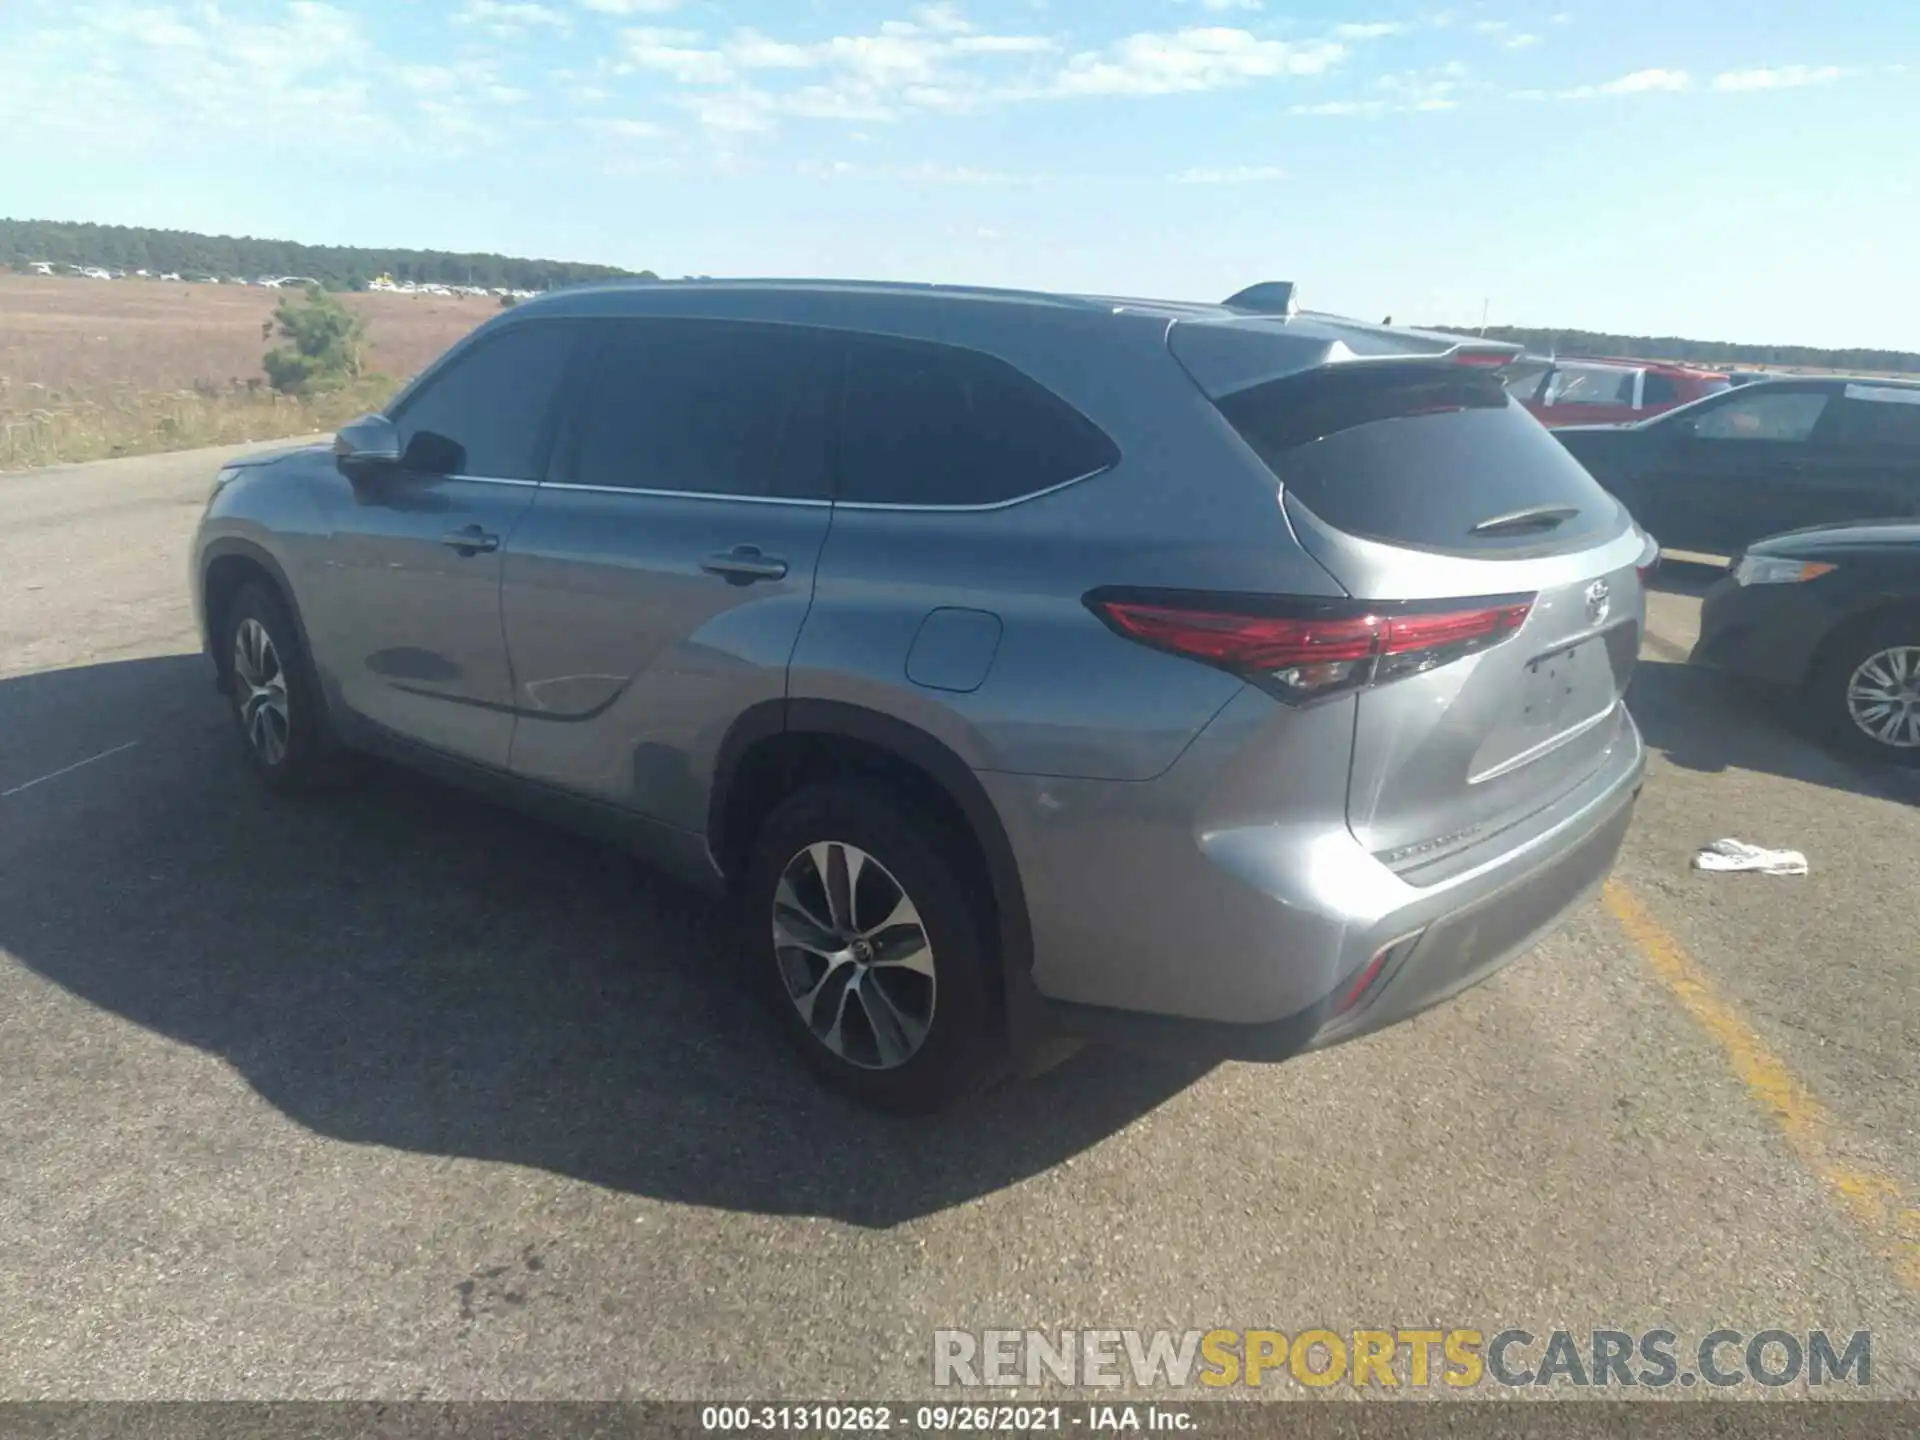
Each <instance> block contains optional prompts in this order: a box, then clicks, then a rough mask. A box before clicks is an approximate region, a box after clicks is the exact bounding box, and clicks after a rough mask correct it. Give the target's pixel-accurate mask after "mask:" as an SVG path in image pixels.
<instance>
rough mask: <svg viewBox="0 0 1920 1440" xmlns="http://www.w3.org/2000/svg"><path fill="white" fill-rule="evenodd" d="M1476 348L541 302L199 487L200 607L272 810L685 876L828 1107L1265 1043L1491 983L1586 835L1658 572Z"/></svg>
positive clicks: (869, 300)
mask: <svg viewBox="0 0 1920 1440" xmlns="http://www.w3.org/2000/svg"><path fill="white" fill-rule="evenodd" d="M1250 293H1251V292H1250ZM1514 353H1515V352H1514V351H1513V350H1512V349H1510V348H1508V347H1502V346H1497V345H1488V344H1482V343H1480V342H1475V341H1461V340H1459V339H1457V338H1454V337H1447V336H1440V335H1434V334H1429V333H1423V332H1417V331H1407V330H1393V329H1389V328H1385V327H1380V326H1371V325H1364V324H1360V323H1356V322H1351V321H1345V320H1339V319H1334V318H1330V317H1325V316H1318V315H1308V314H1300V313H1295V312H1294V311H1293V309H1292V307H1291V306H1290V305H1289V306H1283V307H1278V309H1277V313H1268V312H1267V311H1266V309H1265V307H1262V306H1258V305H1246V304H1240V305H1234V304H1229V305H1189V304H1174V303H1162V302H1153V301H1136V300H1118V299H1105V298H1088V297H1075V296H1059V295H1040V294H1021V293H1009V292H996V291H983V290H966V289H955V288H934V287H920V286H905V285H857V284H842V283H832V282H788V281H768V282H727V283H666V284H634V285H630V286H612V287H606V288H595V289H581V290H572V291H567V292H563V293H559V294H555V295H552V296H549V297H547V298H545V299H542V300H539V301H536V302H532V303H529V304H525V305H522V306H520V307H518V308H517V309H514V310H512V311H510V312H507V313H505V314H503V315H501V316H500V317H499V318H497V319H495V320H493V321H491V322H490V323H488V324H486V325H483V326H482V327H480V329H479V330H478V331H476V332H475V333H474V334H473V335H472V336H470V337H469V338H467V339H466V340H464V341H462V342H461V343H460V344H459V345H457V346H456V347H455V348H454V349H453V350H452V351H451V352H450V353H448V354H447V355H446V356H445V357H444V358H442V359H441V360H440V361H438V362H437V363H436V364H435V365H433V366H432V367H431V368H430V369H428V370H427V371H426V372H425V373H424V374H422V375H421V376H420V377H419V378H418V379H416V380H415V381H414V382H413V383H412V384H411V385H409V386H408V387H407V388H406V390H405V391H404V392H403V393H402V394H401V395H400V396H399V398H398V399H397V400H395V401H394V403H393V405H392V406H391V407H390V408H389V409H388V410H387V412H386V413H385V414H384V415H380V416H370V417H368V418H367V419H365V420H363V421H359V422H356V423H355V424H354V425H352V426H349V427H348V428H347V429H346V430H344V431H342V432H341V434H340V436H339V438H338V439H337V440H336V442H335V443H334V445H333V446H332V447H331V449H328V448H312V449H303V450H297V451H293V452H290V453H283V454H279V455H275V456H271V457H267V458H263V459H257V460H249V461H245V462H240V463H236V464H235V465H233V466H231V467H229V468H228V469H226V470H224V471H222V472H221V475H220V477H219V481H218V483H217V485H216V488H215V492H214V495H213V498H212V501H211V503H210V504H209V506H208V509H207V513H206V518H205V521H204V523H203V524H202V526H201V530H200V535H199V539H198V543H197V545H196V547H195V555H194V560H193V580H194V585H195V590H196V596H197V599H198V601H199V610H200V615H201V617H202V620H203V623H204V629H205V634H206V639H207V644H208V649H209V651H210V653H211V655H212V657H213V660H214V663H215V665H216V667H217V670H218V676H219V683H220V685H221V687H222V689H223V691H224V692H225V693H226V694H227V695H228V696H229V697H230V699H231V701H232V705H233V709H234V714H235V716H236V718H237V721H238V728H239V732H240V734H241V736H242V738H243V739H244V741H245V750H246V754H247V755H248V756H249V757H250V759H251V761H252V763H253V765H254V766H255V767H256V768H257V769H258V771H259V772H260V774H261V776H262V777H263V778H264V779H265V780H266V781H267V783H268V784H270V785H271V786H273V787H274V788H275V789H278V790H294V789H299V788H304V787H307V786H310V785H313V784H315V783H318V782H321V781H324V780H328V779H331V778H333V777H335V776H337V775H339V774H340V773H341V772H342V767H343V762H345V761H346V760H348V759H349V758H350V757H351V756H352V754H353V753H354V752H362V751H367V752H377V753H381V754H385V755H387V756H390V757H396V758H399V759H401V760H404V761H406V762H408V763H412V764H417V765H421V766H424V767H428V768H431V769H433V770H435V771H437V772H440V773H442V774H445V775H448V776H450V777H454V778H459V779H465V780H470V781H476V782H478V783H481V784H483V785H486V786H488V787H491V788H492V789H494V790H496V791H498V792H499V793H501V794H502V795H503V796H508V797H511V798H513V799H516V800H518V801H520V802H522V803H524V804H527V805H530V806H533V807H536V808H539V809H541V810H543V811H545V812H548V813H551V814H553V815H556V816H559V817H561V818H562V819H564V820H565V821H567V822H569V823H573V824H578V825H582V826H587V827H591V828H593V829H595V830H598V831H601V832H605V833H609V834H612V835H615V836H617V837H619V838H620V839H621V840H623V841H625V842H626V843H629V844H631V845H633V846H635V847H637V848H638V849H640V850H641V851H643V852H644V853H645V854H647V855H648V856H651V857H652V858H654V859H655V860H656V861H658V862H660V863H662V864H665V865H667V866H669V867H671V868H673V869H675V870H677V871H679V872H680V873H681V874H683V875H685V876H687V877H689V878H691V879H693V880H694V881H696V882H699V883H703V884H706V885H710V886H713V887H716V888H721V887H724V888H726V889H727V890H729V891H730V892H731V893H732V894H733V895H734V897H735V901H736V905H737V910H738V913H739V914H740V916H741V917H742V923H743V930H742V937H743V938H742V939H741V941H740V946H741V951H742V956H743V958H744V970H743V976H744V977H745V980H746V981H747V982H749V983H751V984H755V985H761V986H763V987H764V989H765V991H766V992H767V994H768V996H769V998H770V999H771V1000H772V1002H773V1003H774V1005H775V1008H776V1009H777V1010H778V1011H779V1013H780V1014H781V1015H782V1016H783V1017H784V1019H785V1022H786V1023H787V1024H788V1025H789V1026H790V1028H791V1030H792V1032H793V1034H794V1037H795V1039H796V1040H797V1042H798V1044H799V1045H800V1047H801V1049H802V1050H803V1052H804V1053H805V1054H806V1055H807V1056H808V1058H809V1059H810V1060H811V1061H812V1062H813V1064H814V1065H815V1066H816V1067H817V1068H818V1069H819V1070H821V1071H822V1072H823V1073H824V1074H826V1075H827V1076H828V1077H829V1078H831V1079H833V1080H835V1081H837V1082H838V1083H840V1084H841V1085H843V1086H845V1087H847V1088H849V1089H851V1090H852V1091H853V1092H854V1093H856V1094H857V1095H858V1096H860V1097H861V1098H863V1099H865V1100H868V1101H870V1102H872V1103H875V1104H879V1105H883V1106H888V1107H891V1108H896V1109H903V1110H925V1109H929V1108H933V1107H936V1106H938V1105H940V1104H943V1103H945V1102H946V1101H948V1100H950V1099H952V1098H954V1097H956V1096H958V1095H960V1094H962V1093H964V1092H966V1091H968V1090H970V1089H972V1088H973V1087H975V1086H976V1085H978V1084H979V1083H981V1082H982V1081H983V1080H984V1079H986V1078H988V1077H990V1076H991V1075H993V1074H994V1073H996V1071H998V1070H999V1069H1001V1068H1002V1067H1004V1066H1005V1065H1006V1064H1007V1063H1008V1062H1009V1061H1010V1060H1017V1059H1018V1058H1019V1057H1021V1056H1022V1055H1024V1054H1026V1053H1028V1052H1030V1051H1033V1050H1034V1049H1036V1048H1040V1047H1043V1046H1044V1045H1045V1043H1046V1042H1047V1039H1048V1037H1050V1036H1055V1035H1060V1034H1065V1035H1069V1036H1077V1037H1083V1038H1090V1039H1095V1040H1102V1041H1110V1042H1114V1043H1121V1044H1133V1045H1142V1046H1151V1047H1158V1048H1177V1049H1182V1050H1187V1051H1199V1052H1203V1053H1207V1054H1211V1055H1217V1056H1227V1057H1240V1058H1261V1059H1279V1058H1283V1057H1285V1056H1288V1055H1291V1054H1294V1053H1297V1052H1299V1051H1301V1050H1305V1049H1308V1048H1311V1047H1316V1046H1321V1045H1325V1044H1328V1043H1331V1042H1334V1041H1337V1040H1344V1039H1347V1038H1350V1037H1352V1036H1354V1035H1358V1034H1360V1033H1362V1032H1364V1031H1368V1030H1372V1029H1376V1028H1378V1027H1380V1026H1382V1025H1385V1024H1388V1023H1391V1022H1393V1021H1396V1020H1400V1019H1403V1018H1405V1017H1406V1016H1409V1015H1411V1014H1413V1013H1414V1012H1415V1011H1417V1010H1420V1009H1422V1008H1424V1007H1426V1006H1428V1005H1431V1004H1433V1003H1434V1002H1436V1001H1438V1000H1441V999H1443V998H1445V997H1447V996H1449V995H1451V994H1453V993H1455V992H1457V991H1459V990H1461V989H1463V988H1465V987H1466V986H1468V985H1471V984H1472V983H1474V982H1475V981H1477V980H1480V979H1481V978H1483V977H1485V976H1486V975H1488V974H1489V973H1491V972H1492V971H1493V970H1494V969H1496V968H1497V967H1498V966H1499V965H1501V964H1502V963H1503V962H1504V961H1506V960H1507V959H1509V958H1510V957H1512V956H1513V955H1515V954H1517V953H1519V952H1520V951H1523V950H1525V949H1526V948H1527V947H1528V946H1529V945H1531V944H1532V943H1534V941H1536V940H1537V939H1538V938H1539V937H1540V936H1541V934H1542V933H1543V932H1545V931H1546V930H1547V929H1548V928H1549V927H1551V926H1552V925H1554V924H1555V923H1556V922H1557V921H1558V920H1559V919H1560V917H1561V916H1562V915H1564V914H1565V913H1566V911H1567V910H1568V909H1569V908H1570V907H1571V906H1573V905H1574V904H1575V903H1576V902H1577V901H1579V900H1580V899H1581V898H1582V897H1584V896H1585V895H1586V894H1588V893H1589V892H1590V891H1591V890H1592V889H1593V888H1594V887H1595V886H1597V885H1598V884H1599V883H1600V881H1601V880H1602V879H1603V878H1604V877H1605V875H1606V874H1607V872H1608V869H1609V867H1610V866H1611V864H1612V861H1613V858H1614V855H1615V853H1616V851H1617V850H1618V848H1619V846H1620V843H1621V838H1622V836H1623V834H1624V832H1625V830H1626V828H1627V825H1628V821H1629V818H1630V815H1631V812H1632V808H1633V802H1634V798H1635V796H1636V795H1637V794H1638V790H1639V786H1640V781H1641V774H1642V770H1643V767H1644V758H1643V753H1642V749H1641V744H1640V739H1639V735H1638V733H1637V731H1636V730H1635V728H1634V724H1633V721H1632V719H1631V718H1630V717H1629V716H1628V714H1627V712H1626V709H1625V707H1624V705H1623V703H1622V694H1623V692H1624V690H1625V688H1626V684H1627V677H1628V674H1629V672H1630V670H1631V668H1632V666H1633V663H1634V658H1635V655H1636V653H1637V649H1638V644H1639V635H1640V628H1641V624H1642V619H1643V613H1644V610H1643V600H1642V594H1641V588H1640V578H1639V575H1638V573H1637V567H1638V566H1639V565H1641V564H1643V563H1646V562H1647V561H1648V560H1649V559H1650V557H1651V550H1650V544H1649V542H1648V541H1647V539H1646V537H1644V536H1643V535H1642V534H1641V533H1640V532H1639V530H1638V529H1637V528H1636V527H1635V526H1634V524H1633V522H1632V521H1631V520H1630V519H1629V517H1628V516H1627V514H1626V512H1625V511H1624V510H1623V509H1622V508H1621V506H1620V505H1619V503H1618V502H1616V501H1615V500H1614V499H1613V498H1612V497H1610V496H1609V495H1608V494H1607V493H1606V492H1605V491H1604V490H1602V489H1601V488H1600V487H1599V486H1598V485H1596V484H1595V483H1594V482H1593V480H1592V479H1591V478H1590V477H1589V476H1588V475H1587V473H1586V472H1585V471H1584V470H1583V469H1582V468H1581V467H1580V465H1579V464H1578V463H1577V462H1576V461H1575V460H1573V458H1572V457H1571V456H1569V455H1568V454H1567V452H1566V451H1565V450H1564V449H1563V448H1562V447H1561V446H1560V445H1559V444H1558V443H1557V442H1556V441H1555V440H1554V439H1553V437H1552V436H1551V435H1550V434H1548V432H1547V431H1546V430H1544V429H1542V428H1541V426H1540V425H1539V424H1538V423H1537V422H1536V421H1535V420H1534V419H1533V418H1532V417H1530V416H1529V415H1528V414H1527V413H1526V412H1525V411H1524V410H1522V409H1521V408H1520V407H1519V406H1518V405H1516V404H1514V403H1512V402H1511V401H1510V400H1509V399H1508V397H1507V394H1506V392H1505V391H1504V389H1503V388H1502V386H1501V381H1500V373H1499V372H1500V367H1501V366H1502V365H1503V364H1505V363H1506V361H1507V360H1509V359H1510V358H1511V357H1512V356H1513V354H1514Z"/></svg>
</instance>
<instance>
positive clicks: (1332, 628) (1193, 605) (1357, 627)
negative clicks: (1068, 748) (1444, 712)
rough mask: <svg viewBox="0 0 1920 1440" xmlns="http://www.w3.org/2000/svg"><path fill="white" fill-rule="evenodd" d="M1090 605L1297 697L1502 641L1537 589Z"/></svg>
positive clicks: (1387, 677) (1121, 600) (1147, 640)
mask: <svg viewBox="0 0 1920 1440" xmlns="http://www.w3.org/2000/svg"><path fill="white" fill-rule="evenodd" d="M1087 604H1088V606H1089V608H1091V609H1092V610H1093V612H1094V614H1096V615H1098V616H1099V617H1100V618H1101V619H1102V620H1104V621H1105V622H1106V623H1107V625H1108V627H1109V628H1110V629H1112V630H1114V631H1115V632H1117V633H1118V634H1120V635H1123V636H1125V637H1126V638H1127V639H1129V640H1137V641H1139V642H1140V643H1141V644H1143V645H1151V646H1153V647H1154V648H1155V649H1158V650H1166V651H1169V652H1171V653H1173V654H1175V655H1184V656H1186V657H1187V658H1189V659H1192V660H1199V661H1202V662H1203V663H1205V664H1209V665H1214V666H1217V667H1218V668H1220V669H1222V670H1226V671H1229V672H1230V673H1232V674H1235V675H1238V676H1240V677H1241V678H1242V679H1243V680H1248V681H1251V682H1252V683H1254V684H1256V685H1259V686H1261V687H1262V688H1263V689H1265V690H1267V691H1268V692H1269V693H1271V694H1273V695H1276V696H1278V697H1279V698H1280V699H1282V700H1287V701H1294V702H1297V701H1301V700H1306V699H1311V698H1313V697H1315V696H1319V695H1325V694H1330V693H1334V692H1337V691H1342V690H1352V689H1358V688H1360V687H1362V686H1366V685H1375V684H1384V683H1386V682H1388V681H1391V680H1399V679H1403V678H1404V677H1406V676H1408V675H1416V674H1419V673H1421V672H1422V671H1426V670H1432V669H1434V668H1436V667H1438V666H1441V665H1446V664H1449V663H1451V662H1452V661H1455V660H1458V659H1461V658H1463V657H1464V656H1467V655H1471V654H1474V653H1476V652H1478V651H1481V650H1485V649H1488V648H1490V647H1492V646H1494V645H1498V644H1499V643H1500V642H1501V641H1503V640H1505V639H1506V638H1507V637H1508V636H1509V635H1511V634H1513V633H1514V632H1515V631H1516V630H1518V629H1519V628H1520V627H1521V626H1522V625H1524V624H1525V623H1526V620H1527V616H1528V614H1530V613H1531V611H1532V609H1533V597H1532V596H1531V595H1524V596H1515V595H1503V596H1496V597H1493V598H1491V599H1486V600H1475V601H1470V602H1467V603H1466V604H1465V605H1460V604H1459V603H1458V602H1456V603H1455V604H1454V605H1450V606H1449V607H1448V608H1446V609H1435V610H1425V609H1421V610H1405V611H1401V612H1399V613H1389V614H1379V613H1375V612H1374V611H1373V610H1372V609H1370V608H1364V607H1361V606H1339V605H1329V604H1328V602H1326V601H1312V600H1297V601H1293V600H1285V599H1269V598H1265V597H1259V598H1254V599H1251V600H1249V599H1247V598H1245V597H1229V596H1221V597H1217V598H1214V597H1206V596H1198V597H1188V596H1181V597H1179V598H1177V599H1176V598H1172V597H1161V596H1156V595H1153V594H1151V593H1135V594H1118V593H1113V592H1100V591H1096V592H1094V593H1093V594H1091V595H1089V596H1088V597H1087ZM1289 612H1291V613H1289Z"/></svg>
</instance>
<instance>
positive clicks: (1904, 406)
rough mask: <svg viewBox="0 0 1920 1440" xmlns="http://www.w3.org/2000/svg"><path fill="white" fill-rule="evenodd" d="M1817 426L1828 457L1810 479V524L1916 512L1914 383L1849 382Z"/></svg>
mask: <svg viewBox="0 0 1920 1440" xmlns="http://www.w3.org/2000/svg"><path fill="white" fill-rule="evenodd" d="M1823 425H1824V427H1825V430H1826V432H1827V438H1828V445H1829V454H1830V455H1831V460H1830V461H1829V462H1828V463H1826V464H1823V465H1822V466H1819V467H1817V468H1816V469H1815V471H1814V472H1813V475H1812V477H1811V478H1812V480H1813V481H1814V483H1815V484H1816V485H1817V487H1818V491H1817V494H1816V495H1814V496H1813V497H1811V498H1810V500H1809V504H1810V506H1817V507H1818V508H1819V510H1820V512H1821V517H1820V520H1819V521H1815V522H1810V523H1823V522H1828V521H1837V520H1880V519H1892V518H1900V519H1906V518H1909V517H1911V516H1913V515H1916V514H1920V387H1916V388H1906V387H1902V386H1896V385H1875V384H1873V383H1871V382H1866V381H1862V382H1859V383H1855V384H1850V385H1848V386H1847V387H1846V388H1845V389H1844V390H1843V391H1842V392H1841V393H1840V396H1839V398H1838V399H1837V400H1836V401H1835V402H1834V404H1833V405H1832V406H1831V408H1830V409H1829V410H1828V412H1827V414H1826V416H1825V417H1824V419H1823Z"/></svg>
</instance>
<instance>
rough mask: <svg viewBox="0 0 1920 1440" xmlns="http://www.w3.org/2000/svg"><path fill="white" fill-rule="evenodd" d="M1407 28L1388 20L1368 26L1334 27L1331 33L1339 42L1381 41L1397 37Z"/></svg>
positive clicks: (1377, 21) (1378, 21)
mask: <svg viewBox="0 0 1920 1440" xmlns="http://www.w3.org/2000/svg"><path fill="white" fill-rule="evenodd" d="M1406 28H1407V27H1406V26H1404V25H1401V24H1398V23H1396V22H1393V21H1389V20H1376V21H1374V22H1372V23H1370V24H1350V25H1336V26H1334V27H1333V33H1334V35H1335V37H1336V38H1338V39H1341V40H1381V39H1384V38H1385V37H1387V36H1388V35H1398V34H1399V33H1400V32H1401V31H1403V30H1405V29H1406Z"/></svg>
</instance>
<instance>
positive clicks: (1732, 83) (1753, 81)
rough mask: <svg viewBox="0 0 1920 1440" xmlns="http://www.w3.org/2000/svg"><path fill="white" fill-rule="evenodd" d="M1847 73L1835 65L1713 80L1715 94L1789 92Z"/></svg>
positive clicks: (1747, 73)
mask: <svg viewBox="0 0 1920 1440" xmlns="http://www.w3.org/2000/svg"><path fill="white" fill-rule="evenodd" d="M1846 73H1847V72H1846V71H1844V70H1842V69H1841V68H1840V67H1839V66H1838V65H1817V66H1816V65H1782V66H1780V67H1778V68H1777V69H1773V70H1729V71H1727V72H1725V73H1724V74H1720V75H1716V76H1714V77H1713V88H1714V89H1716V90H1793V89H1798V88H1799V87H1800V86H1802V85H1824V84H1826V83H1827V82H1828V81H1830V80H1838V79H1839V78H1840V77H1841V76H1842V75H1844V74H1846Z"/></svg>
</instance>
